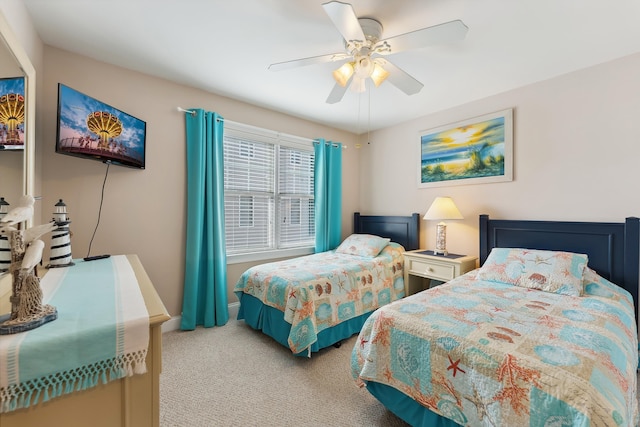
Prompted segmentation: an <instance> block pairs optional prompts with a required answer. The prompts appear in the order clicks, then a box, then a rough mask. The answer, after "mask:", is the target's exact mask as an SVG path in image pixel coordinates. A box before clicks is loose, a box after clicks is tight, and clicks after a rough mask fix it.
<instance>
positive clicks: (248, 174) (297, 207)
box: [224, 124, 315, 261]
mask: <svg viewBox="0 0 640 427" xmlns="http://www.w3.org/2000/svg"><path fill="white" fill-rule="evenodd" d="M313 165H314V154H313V146H312V142H311V141H310V140H307V139H303V138H298V137H294V136H290V135H282V134H277V133H275V132H271V131H268V130H265V129H258V128H253V127H249V126H243V125H237V124H233V125H225V137H224V191H225V195H224V205H225V233H226V244H227V255H228V256H229V257H230V258H233V257H234V256H235V255H247V254H258V257H253V256H252V257H250V258H246V257H245V258H244V259H242V260H243V261H244V260H249V259H260V258H262V259H264V258H273V257H278V256H287V255H288V254H289V253H285V252H287V251H289V252H291V251H292V250H293V251H296V250H300V249H302V250H303V252H296V253H295V254H299V253H311V252H312V249H313V246H314V243H315V226H314V224H315V222H314V201H313ZM292 254H293V253H292Z"/></svg>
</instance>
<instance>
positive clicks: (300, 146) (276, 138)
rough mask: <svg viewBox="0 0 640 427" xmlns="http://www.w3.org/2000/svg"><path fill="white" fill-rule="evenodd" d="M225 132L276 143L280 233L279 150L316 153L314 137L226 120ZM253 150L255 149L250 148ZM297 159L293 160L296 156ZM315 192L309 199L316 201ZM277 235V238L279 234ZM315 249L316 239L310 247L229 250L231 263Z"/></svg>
mask: <svg viewBox="0 0 640 427" xmlns="http://www.w3.org/2000/svg"><path fill="white" fill-rule="evenodd" d="M224 135H225V136H231V137H235V138H240V139H243V138H244V139H247V140H252V141H256V142H264V143H268V144H273V145H274V146H275V147H276V153H275V156H276V165H275V168H274V171H273V173H274V176H275V178H274V179H275V181H274V203H275V211H274V216H275V217H274V225H273V226H272V227H273V228H272V232H274V233H276V234H275V235H276V236H279V235H280V234H279V233H280V223H279V221H278V218H279V215H280V212H279V209H281V208H282V206H280V200H279V199H280V193H278V189H277V182H278V179H279V167H280V161H279V159H278V157H279V154H278V151H279V149H280V147H288V148H293V149H297V150H300V151H307V152H309V153H311V154H313V153H314V147H313V144H314V140H312V139H308V138H303V137H299V136H295V135H289V134H285V133H281V132H275V131H271V130H268V129H263V128H259V127H255V126H251V125H246V124H242V123H235V122H233V123H230V122H227V121H225V128H224ZM249 151H251V150H249ZM292 160H293V159H292ZM313 199H314V197H313V194H312V195H311V198H310V199H309V200H313ZM298 205H299V208H300V209H302V205H303V203H302V202H300V203H299V204H298ZM276 238H277V237H276ZM314 252H315V242H314V243H313V244H311V245H309V246H301V247H295V248H284V249H282V248H276V249H270V250H261V251H254V252H243V253H235V254H229V253H227V264H238V263H244V262H253V261H264V260H273V259H277V258H289V257H294V256H302V255H309V254H312V253H314Z"/></svg>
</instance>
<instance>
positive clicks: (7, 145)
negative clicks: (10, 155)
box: [0, 77, 25, 150]
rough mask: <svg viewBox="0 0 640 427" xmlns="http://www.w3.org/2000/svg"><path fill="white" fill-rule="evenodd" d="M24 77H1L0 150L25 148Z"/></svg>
mask: <svg viewBox="0 0 640 427" xmlns="http://www.w3.org/2000/svg"><path fill="white" fill-rule="evenodd" d="M24 107H25V105H24V77H10V78H0V150H22V149H23V148H24V112H25V108H24Z"/></svg>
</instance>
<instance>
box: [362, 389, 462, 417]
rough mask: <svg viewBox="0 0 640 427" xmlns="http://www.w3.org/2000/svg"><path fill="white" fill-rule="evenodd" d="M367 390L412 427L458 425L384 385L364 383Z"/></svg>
mask: <svg viewBox="0 0 640 427" xmlns="http://www.w3.org/2000/svg"><path fill="white" fill-rule="evenodd" d="M365 382H366V384H367V390H368V391H369V393H371V395H373V397H375V398H376V399H378V400H379V401H380V403H382V404H383V405H384V407H385V408H387V409H388V410H390V411H391V412H393V413H394V414H395V415H396V416H397V417H398V418H400V419H401V420H403V421H404V422H406V423H408V424H410V425H412V426H414V427H458V426H459V424H458V423H456V422H453V421H452V420H450V419H448V418H444V417H442V416H440V415H438V414H436V413H435V412H432V411H430V410H429V409H427V408H425V407H424V406H422V405H421V404H419V403H418V402H416V401H415V400H413V399H411V398H410V397H408V396H407V395H406V394H404V393H402V392H400V391H398V390H396V389H395V388H393V387H391V386H388V385H386V384H381V383H376V382H373V381H365Z"/></svg>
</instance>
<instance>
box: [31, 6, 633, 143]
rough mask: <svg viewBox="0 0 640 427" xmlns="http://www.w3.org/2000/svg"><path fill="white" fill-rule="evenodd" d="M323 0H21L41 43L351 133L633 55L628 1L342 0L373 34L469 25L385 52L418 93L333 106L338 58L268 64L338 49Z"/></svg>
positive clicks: (385, 91) (378, 95) (349, 99)
mask: <svg viewBox="0 0 640 427" xmlns="http://www.w3.org/2000/svg"><path fill="white" fill-rule="evenodd" d="M326 1H328V0H182V1H178V0H109V1H107V0H56V1H52V0H24V3H25V5H26V6H27V9H28V10H29V13H30V15H31V17H32V19H33V21H34V24H35V27H36V29H37V31H38V33H39V34H40V37H41V38H42V40H43V42H44V43H45V44H47V45H51V46H55V47H58V48H61V49H65V50H68V51H71V52H75V53H78V54H81V55H85V56H88V57H91V58H95V59H97V60H100V61H104V62H107V63H111V64H114V65H118V66H122V67H125V68H128V69H132V70H136V71H140V72H143V73H146V74H150V75H154V76H158V77H162V78H165V79H168V80H171V81H174V82H177V83H181V84H185V85H188V86H193V87H196V88H200V89H202V90H205V91H209V92H213V93H217V94H220V95H224V96H228V97H231V98H235V99H239V100H242V101H245V102H248V103H251V104H255V105H258V106H262V107H266V108H269V109H273V110H276V111H280V112H283V113H288V114H291V115H293V116H297V117H301V118H304V119H308V120H312V121H315V122H319V123H323V124H326V125H329V126H332V127H336V128H340V129H345V130H348V131H352V132H355V133H364V132H366V131H367V130H368V129H370V130H375V129H378V128H384V127H388V126H391V125H394V124H398V123H401V122H404V121H407V120H410V119H413V118H416V117H420V116H424V115H426V114H430V113H433V112H436V111H440V110H443V109H447V108H450V107H454V106H456V105H460V104H464V103H467V102H470V101H473V100H477V99H481V98H484V97H487V96H490V95H493V94H496V93H500V92H504V91H507V90H509V89H513V88H516V87H519V86H523V85H526V84H529V83H533V82H536V81H541V80H545V79H549V78H552V77H554V76H557V75H560V74H564V73H567V72H570V71H573V70H577V69H580V68H585V67H589V66H592V65H595V64H599V63H602V62H606V61H609V60H612V59H615V58H619V57H622V56H626V55H629V54H632V53H635V52H640V25H639V24H638V21H639V19H640V1H638V0H351V1H349V0H345V2H350V3H351V4H352V5H353V9H354V10H355V13H356V15H357V16H358V17H370V18H375V19H377V20H378V21H380V22H381V23H382V25H383V27H384V30H383V38H388V37H391V36H395V35H398V34H402V33H406V32H409V31H413V30H416V29H420V28H424V27H428V26H432V25H436V24H440V23H443V22H447V21H451V20H454V19H461V20H462V21H463V22H464V23H465V24H466V25H467V26H468V27H469V32H468V33H467V36H466V38H465V39H464V40H463V41H461V42H456V43H451V44H446V45H441V46H434V47H428V48H422V49H418V50H413V51H407V52H401V53H398V54H395V55H392V56H389V57H387V58H388V59H389V60H391V61H393V63H394V64H396V65H397V66H399V67H401V68H402V69H404V70H405V71H406V72H408V73H409V74H410V75H412V76H413V77H415V78H416V79H418V80H419V81H421V82H422V83H423V84H424V88H423V89H422V91H421V92H420V93H418V94H415V95H411V96H408V95H405V94H404V93H402V92H401V91H400V90H398V89H397V88H395V87H394V86H392V85H391V84H389V83H388V82H384V83H383V84H382V85H381V86H380V87H378V88H373V89H372V90H371V91H370V92H368V93H365V94H356V93H353V92H351V91H347V93H346V94H345V96H344V98H343V100H342V101H341V102H340V103H337V104H333V105H330V104H327V103H325V100H326V98H327V96H328V94H329V92H330V91H331V89H332V88H333V85H334V81H333V78H332V76H331V71H332V70H333V69H335V68H337V65H336V63H327V64H321V65H311V66H307V67H303V68H297V69H291V70H284V71H278V72H273V71H269V70H268V69H267V67H268V66H269V64H271V63H275V62H282V61H288V60H293V59H298V58H302V57H309V56H317V55H324V54H329V53H335V52H343V40H342V37H341V36H340V34H339V33H338V31H337V30H336V28H335V27H334V26H333V23H332V22H331V21H330V20H329V18H328V16H327V15H326V13H325V12H324V9H323V8H322V6H321V4H322V3H324V2H326ZM369 96H370V99H369ZM176 102H179V101H178V100H177V101H176ZM369 105H370V113H369V109H368V106H369ZM185 106H186V105H184V106H183V107H185ZM176 107H178V105H176ZM369 114H370V116H369ZM230 119H232V120H233V118H232V117H230Z"/></svg>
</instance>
